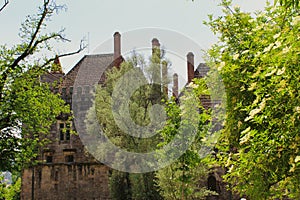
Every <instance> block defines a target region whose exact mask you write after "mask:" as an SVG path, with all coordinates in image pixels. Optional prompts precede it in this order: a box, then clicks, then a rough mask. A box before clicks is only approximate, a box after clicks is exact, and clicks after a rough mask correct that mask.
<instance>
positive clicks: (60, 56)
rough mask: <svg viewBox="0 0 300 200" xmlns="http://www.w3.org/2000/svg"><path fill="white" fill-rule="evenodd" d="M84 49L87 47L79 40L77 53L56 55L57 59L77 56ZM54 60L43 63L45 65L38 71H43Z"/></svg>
mask: <svg viewBox="0 0 300 200" xmlns="http://www.w3.org/2000/svg"><path fill="white" fill-rule="evenodd" d="M86 47H87V45H85V44H84V42H83V40H81V42H80V46H79V49H78V50H77V51H73V52H69V53H65V54H61V55H57V57H58V58H62V57H67V56H72V55H75V54H78V53H80V52H81V51H83V50H84V49H85V48H86ZM55 59H56V57H54V58H51V59H49V60H47V62H45V63H44V64H43V65H42V66H41V67H40V69H43V68H44V67H46V66H47V65H49V64H50V63H51V62H53V61H54V60H55Z"/></svg>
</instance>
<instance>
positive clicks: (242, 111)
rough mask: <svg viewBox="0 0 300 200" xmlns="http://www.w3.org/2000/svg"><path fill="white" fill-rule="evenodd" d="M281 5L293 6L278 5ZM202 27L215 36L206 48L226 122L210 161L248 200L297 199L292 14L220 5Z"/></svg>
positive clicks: (299, 22)
mask: <svg viewBox="0 0 300 200" xmlns="http://www.w3.org/2000/svg"><path fill="white" fill-rule="evenodd" d="M281 2H282V3H283V4H287V3H288V2H294V3H296V2H297V4H295V5H298V1H281ZM222 5H223V6H224V15H223V16H220V17H217V18H214V17H213V16H210V21H209V22H207V24H208V25H209V26H210V27H211V29H212V31H213V32H214V33H215V34H217V35H218V36H219V43H218V44H216V45H214V46H213V48H211V49H210V50H209V52H208V53H209V57H210V60H209V62H210V64H211V67H212V68H214V69H216V70H218V71H219V73H220V74H221V76H222V79H223V82H224V85H225V89H226V95H227V108H226V123H225V127H224V130H223V136H222V138H221V139H220V142H219V146H218V148H219V149H220V152H219V154H218V157H217V161H218V162H219V163H220V164H221V165H222V166H224V167H226V168H227V169H228V171H227V174H226V176H225V181H227V182H229V183H231V185H232V186H233V189H234V190H236V191H238V192H239V193H240V194H245V195H247V196H249V197H250V198H251V199H252V198H253V199H266V198H268V199H275V198H283V197H289V198H293V199H297V198H299V197H300V193H299V191H300V179H299V177H300V152H299V149H300V136H299V128H300V127H299V126H300V124H299V121H300V112H299V103H300V102H299V100H300V97H299V94H298V91H299V89H300V88H299V86H300V85H299V81H300V80H299V77H300V76H299V75H300V70H299V69H300V68H299V46H300V43H299V41H300V40H299V38H300V34H299V30H300V18H299V10H298V9H291V8H290V7H286V6H274V5H268V6H267V7H266V8H265V10H264V11H261V12H257V13H255V15H253V14H252V13H245V12H242V11H241V10H240V8H238V7H235V8H231V2H230V1H223V4H222Z"/></svg>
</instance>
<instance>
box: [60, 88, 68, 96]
mask: <svg viewBox="0 0 300 200" xmlns="http://www.w3.org/2000/svg"><path fill="white" fill-rule="evenodd" d="M66 95H67V89H66V88H62V89H61V96H62V97H63V98H64V97H66Z"/></svg>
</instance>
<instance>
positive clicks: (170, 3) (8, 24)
mask: <svg viewBox="0 0 300 200" xmlns="http://www.w3.org/2000/svg"><path fill="white" fill-rule="evenodd" d="M220 1H221V0H194V1H191V0H150V1H149V0H85V1H83V0H81V1H79V0H57V3H58V4H65V5H66V7H67V9H66V10H65V11H62V12H60V13H59V14H58V15H54V16H53V18H52V21H50V22H49V23H48V27H47V29H48V30H49V31H58V30H60V29H62V28H65V35H66V37H67V38H68V39H70V40H71V42H67V43H63V44H58V45H56V46H55V48H54V50H55V51H56V52H57V53H66V52H71V51H74V50H77V49H78V47H79V43H80V40H81V39H83V38H85V39H86V43H88V44H89V48H87V49H86V50H85V51H83V52H82V53H80V54H78V55H75V56H70V57H67V58H62V59H61V63H62V66H63V70H64V71H65V72H67V71H68V70H70V69H71V68H72V67H73V66H74V65H75V64H76V63H77V62H78V61H79V60H80V59H81V58H82V57H83V56H84V55H86V54H95V53H109V52H113V48H112V47H113V45H112V42H111V41H109V40H111V39H112V36H113V34H114V32H115V31H119V32H120V33H121V35H122V52H123V51H124V48H125V46H126V45H127V47H126V48H127V49H130V48H131V49H134V48H137V46H136V45H137V44H133V43H134V39H132V38H134V37H135V34H139V36H137V37H140V38H142V39H144V41H145V42H146V43H145V44H143V45H144V46H149V47H150V45H151V39H152V38H154V37H157V38H158V39H159V40H160V42H161V44H162V46H165V47H166V48H168V46H170V45H169V44H168V43H167V42H166V41H167V40H168V39H170V37H164V36H161V35H160V34H159V33H157V32H156V30H158V32H159V31H160V30H162V32H165V33H166V32H169V33H171V35H172V37H171V38H172V40H171V41H173V42H175V43H178V45H177V46H176V47H173V48H176V49H180V48H181V47H182V45H181V44H180V41H183V40H185V39H188V40H190V41H193V43H194V44H196V45H198V47H199V48H198V49H197V48H196V49H190V50H189V49H184V51H186V52H188V51H193V53H194V54H195V64H197V63H199V62H203V58H202V53H201V50H207V49H209V47H210V46H211V45H212V44H213V43H215V42H216V41H217V37H216V36H214V35H213V33H212V32H211V31H210V29H209V28H208V27H207V26H205V25H203V21H204V20H207V19H208V17H207V16H208V14H213V15H214V16H219V15H221V13H222V12H221V8H220V7H219V6H218V4H219V3H220ZM0 2H2V1H0ZM41 3H42V0H11V1H10V3H9V5H8V6H7V7H6V8H5V10H3V11H2V12H1V13H0V24H1V37H0V44H7V45H12V44H15V43H18V42H19V41H20V39H19V38H18V32H19V27H20V24H21V22H22V21H24V18H25V16H26V15H29V14H34V13H36V11H37V7H38V6H39V5H41ZM265 3H266V1H264V0H251V1H249V0H248V1H247V0H235V1H233V5H238V6H240V7H241V9H242V10H243V11H247V12H250V11H251V12H253V11H255V10H261V9H263V8H264V6H265ZM152 33H153V36H151V34H152ZM172 33H174V34H172ZM146 35H147V37H148V38H147V37H145V38H144V37H143V36H146ZM176 35H180V36H181V37H182V38H184V39H183V40H182V38H177V37H176ZM160 36H161V38H160ZM129 37H131V39H128V38H129ZM164 38H165V39H164ZM105 42H106V45H104V46H103V43H105ZM101 44H102V45H101ZM99 46H100V48H99ZM182 48H183V47H182ZM187 48H188V47H187ZM127 49H126V50H127ZM170 50H171V51H172V50H174V49H170ZM101 51H102V52H101ZM182 57H183V56H182Z"/></svg>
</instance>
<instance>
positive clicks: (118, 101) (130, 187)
mask: <svg viewBox="0 0 300 200" xmlns="http://www.w3.org/2000/svg"><path fill="white" fill-rule="evenodd" d="M154 62H158V63H159V62H160V56H158V55H157V56H156V57H155V56H153V57H152V58H151V61H150V63H149V65H148V64H147V63H146V61H145V60H144V59H143V58H142V57H141V56H140V55H137V54H134V55H133V57H131V58H128V59H127V61H124V62H123V63H122V64H121V66H120V67H119V68H116V67H114V68H113V69H112V70H110V71H107V72H106V80H105V83H104V85H102V86H98V88H97V89H96V96H95V104H94V107H92V108H91V112H89V114H88V117H87V122H88V126H87V128H88V130H89V131H88V132H89V133H93V123H95V121H96V123H98V122H99V123H100V125H101V127H102V129H103V131H104V133H105V135H106V136H107V137H108V138H109V140H110V141H111V142H112V143H114V144H115V145H116V146H118V147H120V148H122V149H124V151H133V152H139V153H144V152H149V151H153V150H155V148H156V146H157V144H158V142H159V141H160V136H159V135H154V136H152V137H146V138H145V137H143V136H144V135H143V134H149V135H152V134H153V132H155V127H156V126H157V124H152V123H151V120H153V117H158V116H150V114H149V113H150V111H151V109H152V108H153V105H155V104H158V103H160V104H162V102H161V101H162V99H163V98H165V96H164V95H163V93H162V88H161V84H160V82H158V80H155V79H159V76H158V66H160V65H156V64H155V63H154ZM126 74H127V75H128V74H131V75H132V74H134V75H135V76H136V78H135V79H127V78H124V77H126ZM148 80H149V81H150V82H149V83H148ZM120 81H121V85H122V86H126V87H127V88H130V87H132V84H134V85H139V83H141V82H143V84H142V85H140V86H139V87H138V88H137V89H136V90H134V91H132V94H131V93H130V92H129V91H128V90H127V88H126V89H125V90H118V84H120ZM145 83H148V84H145ZM129 90H130V89H129ZM114 92H115V93H117V94H116V95H117V96H114V95H115V93H114ZM128 95H131V96H130V97H129V96H128ZM124 102H129V103H128V104H126V103H124ZM127 108H128V110H129V114H128V113H126V109H127ZM93 110H95V111H96V116H95V115H94V114H93V113H94V112H93ZM95 117H96V119H97V120H95ZM117 122H119V123H117ZM120 123H121V125H120ZM136 125H137V126H140V127H146V126H148V127H149V129H147V132H144V131H140V129H136V128H135V126H136ZM129 133H131V134H129ZM132 134H134V136H133V135H132ZM95 146H97V148H98V149H96V150H95V151H96V152H97V153H98V154H99V155H101V154H102V155H105V154H112V153H111V152H112V151H111V150H110V147H103V146H104V145H95ZM121 154H122V153H121ZM121 154H119V153H118V152H117V153H115V154H112V155H111V156H112V157H114V159H115V160H116V162H114V163H113V165H114V167H116V168H118V167H119V166H122V165H124V163H123V159H122V155H121ZM124 162H128V161H124ZM132 166H138V163H135V161H134V160H133V161H132ZM154 179H155V177H154V172H149V173H140V174H134V173H126V172H120V171H117V170H112V175H111V177H110V190H111V195H112V198H113V199H160V196H159V194H158V192H157V188H156V186H155V182H154Z"/></svg>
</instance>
